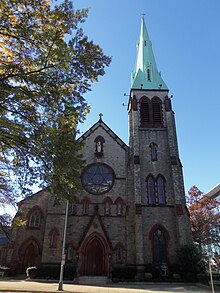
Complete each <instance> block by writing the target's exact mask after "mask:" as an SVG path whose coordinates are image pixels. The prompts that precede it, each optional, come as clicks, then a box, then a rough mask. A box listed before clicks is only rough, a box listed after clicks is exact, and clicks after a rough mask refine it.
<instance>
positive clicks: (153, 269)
mask: <svg viewBox="0 0 220 293" xmlns="http://www.w3.org/2000/svg"><path fill="white" fill-rule="evenodd" d="M145 273H150V274H152V277H153V278H159V276H160V270H159V269H158V268H156V267H155V265H154V264H152V263H148V264H146V265H145Z"/></svg>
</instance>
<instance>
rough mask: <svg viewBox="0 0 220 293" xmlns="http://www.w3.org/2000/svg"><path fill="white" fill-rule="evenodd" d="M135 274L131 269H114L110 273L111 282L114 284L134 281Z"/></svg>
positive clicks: (134, 269)
mask: <svg viewBox="0 0 220 293" xmlns="http://www.w3.org/2000/svg"><path fill="white" fill-rule="evenodd" d="M136 272H137V271H136V268H133V267H130V268H129V267H125V268H115V269H114V270H113V272H112V280H113V281H114V282H118V281H134V280H135V275H136Z"/></svg>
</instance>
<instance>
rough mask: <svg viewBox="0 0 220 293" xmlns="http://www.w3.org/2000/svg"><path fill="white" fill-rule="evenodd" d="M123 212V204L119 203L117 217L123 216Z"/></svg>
mask: <svg viewBox="0 0 220 293" xmlns="http://www.w3.org/2000/svg"><path fill="white" fill-rule="evenodd" d="M122 210H123V206H122V204H121V202H118V203H117V215H118V216H121V215H122Z"/></svg>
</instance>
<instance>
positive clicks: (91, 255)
mask: <svg viewBox="0 0 220 293" xmlns="http://www.w3.org/2000/svg"><path fill="white" fill-rule="evenodd" d="M86 256H87V257H86V259H87V261H86V275H88V276H102V275H104V274H105V271H104V251H103V246H102V244H101V243H100V241H99V240H98V239H93V240H92V241H91V242H90V243H89V244H88V248H87V251H86Z"/></svg>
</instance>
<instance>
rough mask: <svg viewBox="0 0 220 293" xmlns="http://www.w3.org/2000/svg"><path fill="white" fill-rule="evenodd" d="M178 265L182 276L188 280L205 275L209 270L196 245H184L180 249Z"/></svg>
mask: <svg viewBox="0 0 220 293" xmlns="http://www.w3.org/2000/svg"><path fill="white" fill-rule="evenodd" d="M178 263H179V265H180V271H181V274H183V275H184V277H185V278H186V279H187V280H190V279H192V275H196V274H201V273H205V272H206V270H207V263H206V260H205V259H204V256H203V255H202V254H201V253H200V251H199V249H198V248H197V246H195V245H184V246H182V247H181V248H180V249H179V251H178Z"/></svg>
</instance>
